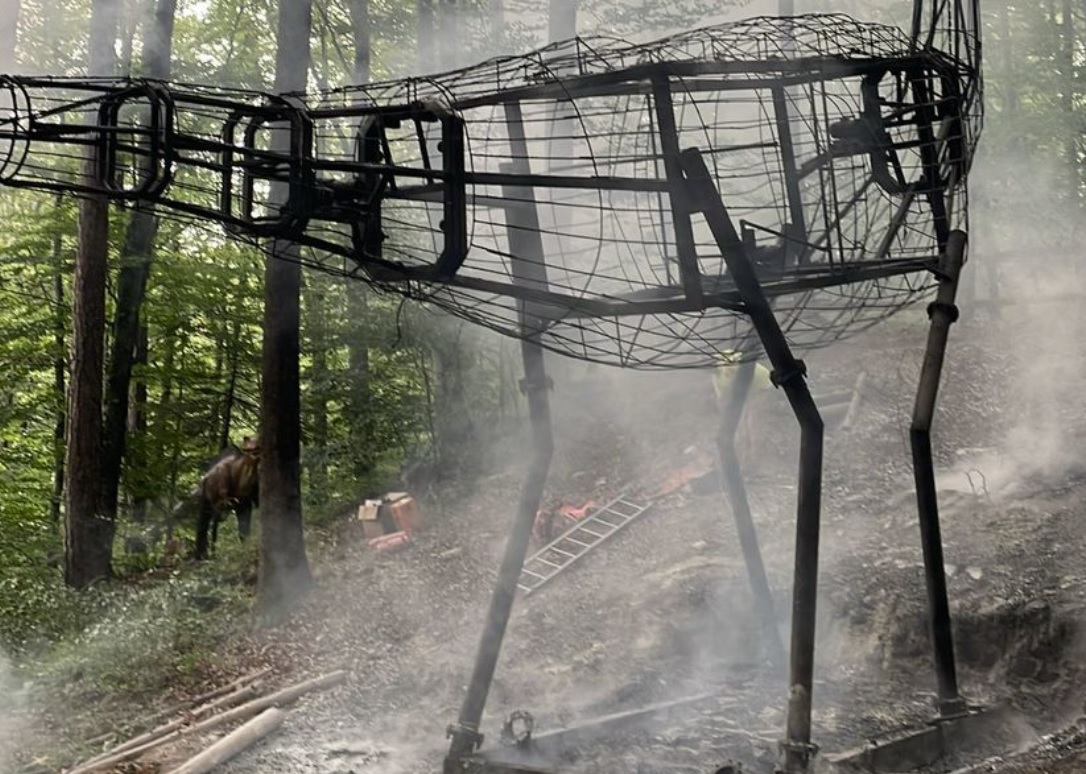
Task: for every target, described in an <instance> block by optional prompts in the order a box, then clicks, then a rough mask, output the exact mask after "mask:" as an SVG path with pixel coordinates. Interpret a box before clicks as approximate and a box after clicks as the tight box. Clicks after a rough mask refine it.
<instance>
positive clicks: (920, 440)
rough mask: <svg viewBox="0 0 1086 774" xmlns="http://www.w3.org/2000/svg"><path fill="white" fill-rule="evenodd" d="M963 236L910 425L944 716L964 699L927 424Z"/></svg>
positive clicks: (934, 316) (949, 252) (954, 249)
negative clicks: (956, 659)
mask: <svg viewBox="0 0 1086 774" xmlns="http://www.w3.org/2000/svg"><path fill="white" fill-rule="evenodd" d="M965 248H966V235H965V232H963V231H952V232H950V237H949V239H948V240H947V248H946V253H945V256H944V259H943V262H942V266H941V267H940V275H941V276H940V277H939V290H938V292H937V294H936V296H935V301H934V302H932V304H931V305H930V306H929V307H928V316H929V317H930V318H931V328H930V329H929V331H928V345H927V349H926V350H925V352H924V363H923V366H922V367H921V370H920V385H919V387H918V388H917V391H916V404H915V406H914V407H913V420H912V425H911V427H910V428H909V441H910V443H911V445H912V454H913V475H914V477H915V481H916V507H917V510H918V511H919V516H920V542H921V545H922V546H923V549H924V574H925V577H926V580H927V588H928V616H929V621H928V624H929V627H930V630H931V644H932V649H933V651H934V659H935V677H936V680H937V682H938V691H939V714H940V716H941V717H943V718H947V717H953V716H956V715H960V714H961V713H962V712H965V711H966V703H965V701H964V699H962V697H961V695H960V694H959V693H958V675H957V669H956V667H955V663H954V638H953V635H952V633H951V629H950V604H949V602H948V601H947V588H946V570H945V568H944V566H943V538H942V534H941V532H940V529H939V498H938V495H937V493H936V489H935V463H934V459H933V457H932V453H931V424H932V419H933V418H934V415H935V400H936V398H937V397H938V394H939V379H940V377H941V375H942V372H943V359H944V356H945V355H946V344H947V337H948V335H949V333H950V326H951V324H953V323H954V322H955V321H956V320H957V319H958V308H957V306H955V304H954V301H955V298H956V297H957V293H958V278H959V277H960V276H961V270H962V266H963V265H964V264H965Z"/></svg>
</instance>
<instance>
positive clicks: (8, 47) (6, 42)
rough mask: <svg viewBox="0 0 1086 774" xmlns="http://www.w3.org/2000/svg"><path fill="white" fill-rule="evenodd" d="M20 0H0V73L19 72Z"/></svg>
mask: <svg viewBox="0 0 1086 774" xmlns="http://www.w3.org/2000/svg"><path fill="white" fill-rule="evenodd" d="M22 5H23V4H22V2H21V0H0V19H3V23H2V24H0V74H3V75H15V74H16V73H18V72H19V65H18V56H17V54H16V52H17V50H18V42H19V17H20V15H21V12H22Z"/></svg>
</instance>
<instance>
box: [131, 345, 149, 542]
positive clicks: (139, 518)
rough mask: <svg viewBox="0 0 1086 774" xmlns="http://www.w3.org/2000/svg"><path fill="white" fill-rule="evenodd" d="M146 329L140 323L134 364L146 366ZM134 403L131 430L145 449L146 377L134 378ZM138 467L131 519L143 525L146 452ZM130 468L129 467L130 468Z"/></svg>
mask: <svg viewBox="0 0 1086 774" xmlns="http://www.w3.org/2000/svg"><path fill="white" fill-rule="evenodd" d="M147 339H148V331H147V326H146V325H141V326H140V330H139V336H138V337H137V339H136V361H135V365H138V366H141V367H146V366H147V356H148V354H149V353H148V340H147ZM132 402H133V403H134V404H135V410H134V411H133V416H132V432H133V434H134V435H135V436H136V437H138V438H139V439H140V440H141V441H143V443H140V444H139V448H140V449H146V448H147V445H146V441H145V439H146V437H147V379H146V378H145V377H141V378H139V379H137V380H136V386H135V389H134V390H133V401H132ZM136 462H137V465H136V466H133V467H138V474H137V475H138V480H139V486H138V487H136V491H135V492H134V494H133V502H132V521H134V522H135V523H136V524H140V525H145V524H146V523H147V505H148V502H149V499H150V491H149V487H148V481H147V460H146V454H143V455H141V459H139V460H137V461H136ZM130 469H131V468H130Z"/></svg>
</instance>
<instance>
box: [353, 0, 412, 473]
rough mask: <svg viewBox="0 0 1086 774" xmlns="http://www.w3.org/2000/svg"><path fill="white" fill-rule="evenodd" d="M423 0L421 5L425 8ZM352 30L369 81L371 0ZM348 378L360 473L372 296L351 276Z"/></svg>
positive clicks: (357, 66)
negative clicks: (369, 297) (370, 301)
mask: <svg viewBox="0 0 1086 774" xmlns="http://www.w3.org/2000/svg"><path fill="white" fill-rule="evenodd" d="M421 2H422V0H420V9H421ZM348 10H349V11H350V14H351V31H352V33H353V36H354V72H353V76H354V82H355V83H358V84H363V83H369V81H370V76H371V64H370V63H371V56H372V55H371V52H372V50H373V37H372V26H371V23H370V8H369V0H350V2H349V3H348ZM346 292H347V382H348V390H349V391H350V392H349V396H348V406H349V408H350V414H349V417H348V421H349V422H350V427H349V431H350V449H351V453H350V460H351V467H352V469H353V470H352V472H353V473H354V475H355V476H357V477H362V476H364V475H365V474H366V473H368V472H369V471H370V469H371V467H372V464H373V455H372V454H371V453H370V446H371V444H372V443H373V407H372V403H371V400H370V351H369V337H368V335H367V334H368V330H367V325H368V320H369V299H368V295H367V288H366V285H365V283H363V282H359V281H355V280H347V286H346Z"/></svg>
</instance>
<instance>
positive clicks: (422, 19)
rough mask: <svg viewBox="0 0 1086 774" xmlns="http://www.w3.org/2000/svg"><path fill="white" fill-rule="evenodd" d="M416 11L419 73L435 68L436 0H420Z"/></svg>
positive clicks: (428, 71) (429, 71)
mask: <svg viewBox="0 0 1086 774" xmlns="http://www.w3.org/2000/svg"><path fill="white" fill-rule="evenodd" d="M416 13H417V14H418V18H417V24H418V30H417V33H416V40H417V41H418V62H419V64H418V67H419V73H420V74H426V73H431V72H433V71H434V69H435V67H434V43H435V35H434V32H435V30H434V0H418V5H417V6H416Z"/></svg>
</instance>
